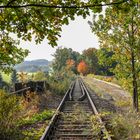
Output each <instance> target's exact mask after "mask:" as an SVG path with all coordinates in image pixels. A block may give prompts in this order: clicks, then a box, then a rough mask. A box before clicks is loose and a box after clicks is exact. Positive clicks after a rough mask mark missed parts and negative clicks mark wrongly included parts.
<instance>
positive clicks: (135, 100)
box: [131, 50, 139, 112]
mask: <svg viewBox="0 0 140 140" xmlns="http://www.w3.org/2000/svg"><path fill="white" fill-rule="evenodd" d="M131 57H132V58H131V59H132V60H131V63H132V75H133V77H132V78H133V107H134V109H135V110H136V111H137V112H138V110H139V108H138V87H137V77H136V68H135V55H134V51H133V50H132V52H131Z"/></svg>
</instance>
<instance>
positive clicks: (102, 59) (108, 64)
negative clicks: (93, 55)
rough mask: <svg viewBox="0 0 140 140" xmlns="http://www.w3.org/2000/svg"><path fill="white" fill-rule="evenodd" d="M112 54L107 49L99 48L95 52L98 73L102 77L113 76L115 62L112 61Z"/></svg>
mask: <svg viewBox="0 0 140 140" xmlns="http://www.w3.org/2000/svg"><path fill="white" fill-rule="evenodd" d="M113 56H114V52H113V51H110V50H108V49H107V48H100V49H99V50H98V52H97V57H98V65H99V72H100V74H102V75H107V76H113V75H114V73H113V71H114V69H115V67H116V65H117V61H116V60H115V59H114V57H113Z"/></svg>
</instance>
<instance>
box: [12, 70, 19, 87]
mask: <svg viewBox="0 0 140 140" xmlns="http://www.w3.org/2000/svg"><path fill="white" fill-rule="evenodd" d="M17 76H18V74H17V71H16V70H15V69H14V70H13V72H12V75H11V82H12V84H15V83H16V82H18V77H17Z"/></svg>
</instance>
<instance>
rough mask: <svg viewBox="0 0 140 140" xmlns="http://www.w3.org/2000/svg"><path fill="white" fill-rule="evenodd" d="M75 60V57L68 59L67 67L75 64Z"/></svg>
mask: <svg viewBox="0 0 140 140" xmlns="http://www.w3.org/2000/svg"><path fill="white" fill-rule="evenodd" d="M74 64H75V61H74V60H73V59H68V60H67V62H66V65H67V68H68V69H70V68H72V67H73V66H74Z"/></svg>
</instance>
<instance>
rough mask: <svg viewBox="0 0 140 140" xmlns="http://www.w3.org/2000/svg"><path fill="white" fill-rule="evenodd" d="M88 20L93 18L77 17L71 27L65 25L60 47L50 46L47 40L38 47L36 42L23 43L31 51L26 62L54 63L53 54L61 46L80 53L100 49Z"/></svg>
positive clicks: (59, 41) (71, 22)
mask: <svg viewBox="0 0 140 140" xmlns="http://www.w3.org/2000/svg"><path fill="white" fill-rule="evenodd" d="M88 20H90V21H92V16H88V17H87V18H86V19H83V18H82V17H76V19H75V20H74V21H70V23H69V25H64V26H63V27H62V33H61V38H60V39H59V40H58V46H56V47H55V48H52V47H51V46H50V45H48V43H47V41H46V40H44V41H43V42H42V43H41V44H38V45H36V43H35V42H34V41H32V42H28V41H26V42H25V41H21V44H20V46H21V47H22V48H24V49H28V50H29V51H30V54H29V55H28V56H27V57H26V58H25V60H34V59H47V60H49V61H52V60H53V56H52V54H54V53H55V50H56V49H57V47H59V46H63V47H66V48H72V49H73V50H74V51H77V52H79V53H81V52H82V51H83V50H84V49H87V48H90V47H95V48H98V47H99V42H98V38H97V36H96V35H94V34H93V33H92V31H91V28H90V26H89V25H88V23H87V22H88Z"/></svg>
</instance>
